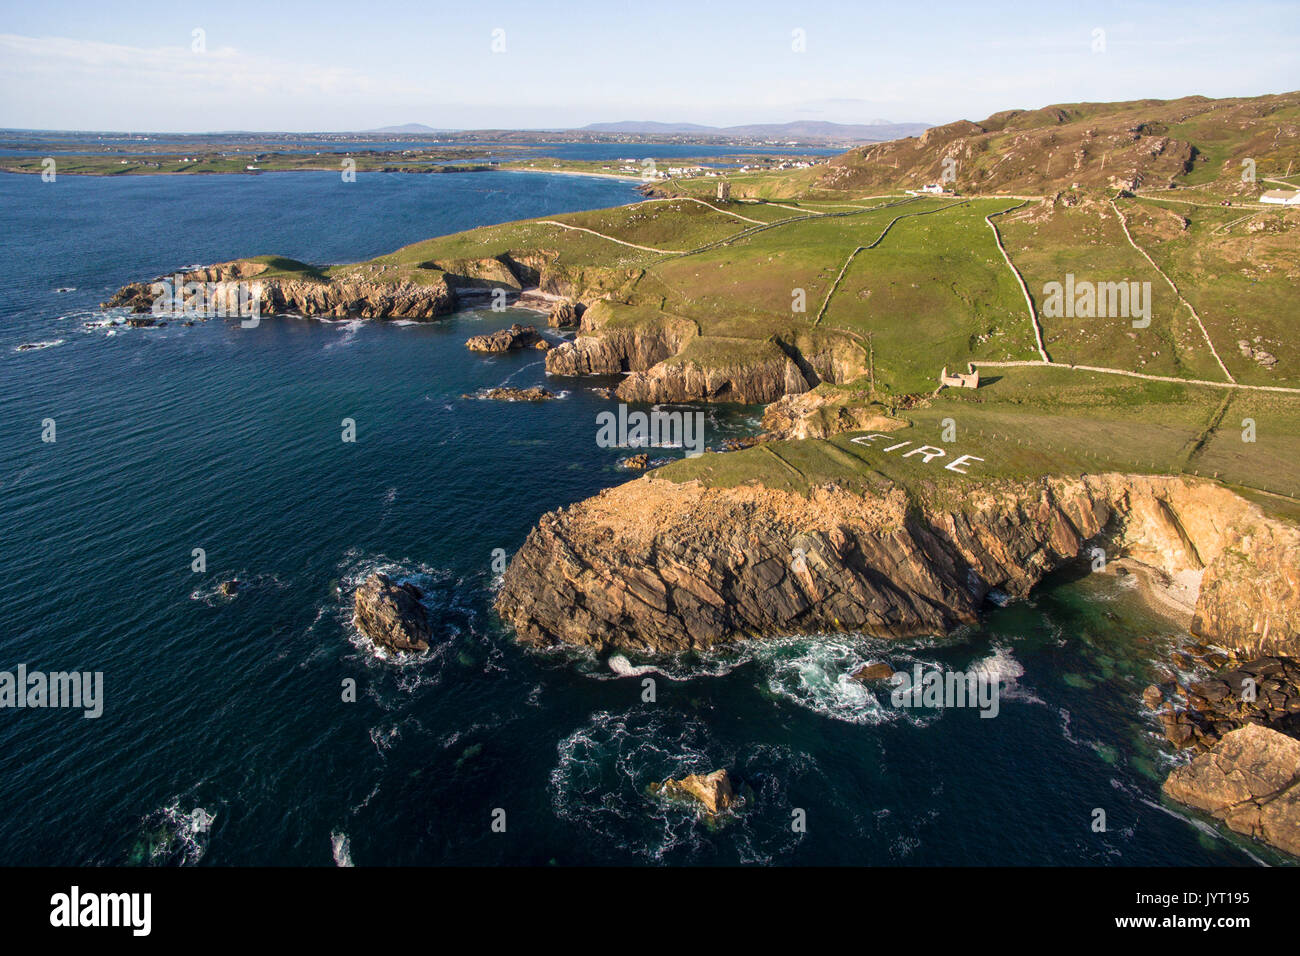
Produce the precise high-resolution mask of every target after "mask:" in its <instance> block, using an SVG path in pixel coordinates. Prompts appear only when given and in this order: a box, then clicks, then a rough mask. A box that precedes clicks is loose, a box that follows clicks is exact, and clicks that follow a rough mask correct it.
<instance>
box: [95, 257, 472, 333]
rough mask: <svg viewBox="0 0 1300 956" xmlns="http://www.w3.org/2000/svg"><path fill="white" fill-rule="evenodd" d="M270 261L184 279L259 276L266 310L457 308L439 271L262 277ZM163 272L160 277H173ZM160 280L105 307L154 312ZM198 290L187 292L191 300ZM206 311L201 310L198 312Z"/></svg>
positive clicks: (417, 313) (332, 312) (369, 315)
mask: <svg viewBox="0 0 1300 956" xmlns="http://www.w3.org/2000/svg"><path fill="white" fill-rule="evenodd" d="M266 271H267V265H266V263H262V262H249V261H236V262H224V263H219V264H217V265H213V266H206V267H204V268H202V269H196V270H193V271H191V272H186V273H183V279H184V281H185V283H191V282H199V283H205V284H206V283H217V282H234V281H247V280H254V281H255V282H256V283H257V284H259V285H260V286H261V289H262V291H261V296H260V298H259V303H258V307H259V310H260V312H261V314H262V315H285V314H295V315H305V316H321V317H327V318H349V319H398V318H402V319H432V318H436V317H438V316H440V315H446V314H448V313H450V312H453V311H455V308H456V302H457V300H456V293H455V291H454V290H453V289H452V288H451V286H450V285H449V284H448V283H447V281H446V279H445V278H444V277H442V276H441V275H439V274H432V275H431V278H430V280H429V281H428V282H427V283H415V282H409V281H400V282H382V281H366V280H362V279H359V278H345V279H337V280H333V281H325V280H317V279H308V278H302V279H298V278H270V279H266V278H260V277H261V276H262V274H263V273H265V272H266ZM171 278H172V277H170V276H163V277H161V278H160V279H159V280H157V281H163V280H167V281H170V280H171ZM155 284H156V283H155V282H135V283H131V284H130V285H126V286H123V287H122V288H121V289H119V290H118V291H117V292H116V293H115V294H114V295H113V297H112V298H111V299H109V300H108V301H107V302H104V303H102V305H103V307H104V308H106V309H108V308H119V307H126V308H129V309H131V311H133V312H136V313H146V312H151V311H152V309H153V303H154V300H155V299H156V298H157V296H156V295H155V292H154V288H153V287H154V285H155ZM193 298H194V297H193V295H192V294H191V295H186V296H185V299H186V301H187V302H189V301H192V300H193ZM199 317H202V316H199Z"/></svg>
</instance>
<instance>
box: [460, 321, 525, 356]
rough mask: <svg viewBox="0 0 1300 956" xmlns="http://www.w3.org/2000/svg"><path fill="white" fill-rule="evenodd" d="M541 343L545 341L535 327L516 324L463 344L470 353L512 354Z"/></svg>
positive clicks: (477, 336) (478, 336)
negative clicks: (517, 350) (516, 350)
mask: <svg viewBox="0 0 1300 956" xmlns="http://www.w3.org/2000/svg"><path fill="white" fill-rule="evenodd" d="M542 341H545V340H544V339H542V337H541V336H540V335H538V334H537V328H536V327H535V326H532V325H520V324H519V323H518V322H516V323H515V324H514V325H512V326H510V328H508V329H498V330H497V331H495V332H489V333H487V334H486V335H476V336H474V337H473V338H472V339H470V340H469V341H468V342H466V343H465V347H466V348H467V349H469V350H470V351H471V352H512V351H514V350H515V349H526V348H531V347H533V346H535V345H537V344H538V342H542Z"/></svg>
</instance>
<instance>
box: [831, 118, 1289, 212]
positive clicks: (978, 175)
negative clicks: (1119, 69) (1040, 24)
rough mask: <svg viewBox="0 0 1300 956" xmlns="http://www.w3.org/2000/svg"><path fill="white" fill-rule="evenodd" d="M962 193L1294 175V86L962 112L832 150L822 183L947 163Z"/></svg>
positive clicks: (924, 177)
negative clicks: (1251, 93)
mask: <svg viewBox="0 0 1300 956" xmlns="http://www.w3.org/2000/svg"><path fill="white" fill-rule="evenodd" d="M947 160H952V161H953V162H952V164H950V167H949V168H951V169H952V170H953V172H954V174H955V176H956V182H955V184H956V187H957V188H958V189H959V190H962V191H966V192H991V191H1000V192H1017V191H1023V192H1032V193H1035V194H1041V193H1046V192H1055V191H1060V190H1068V189H1071V188H1072V187H1074V186H1075V185H1076V184H1077V185H1078V186H1080V187H1102V188H1125V189H1136V188H1146V189H1151V188H1163V187H1167V186H1171V185H1179V186H1195V185H1200V184H1211V183H1218V184H1220V185H1222V186H1223V187H1225V188H1230V189H1231V190H1232V191H1234V192H1238V193H1246V192H1255V193H1258V191H1259V186H1257V185H1255V184H1253V183H1252V184H1249V186H1247V185H1245V184H1243V183H1242V182H1241V175H1242V170H1243V166H1242V162H1243V161H1244V160H1250V161H1253V164H1254V168H1255V170H1256V177H1257V178H1258V179H1259V180H1260V181H1261V182H1262V180H1263V179H1265V178H1268V177H1278V176H1284V175H1285V174H1286V173H1287V171H1288V170H1293V171H1294V172H1297V173H1300V93H1281V94H1277V95H1273V96H1256V97H1245V98H1237V99H1218V100H1215V99H1209V98H1208V97H1204V96H1189V97H1184V98H1183V99H1178V100H1133V101H1130V102H1125V103H1069V104H1064V105H1060V106H1047V107H1044V108H1042V109H1037V110H1006V111H1004V112H1001V113H994V114H993V115H992V116H990V117H989V118H988V119H985V120H982V121H980V122H978V123H972V122H969V121H967V120H959V121H958V122H955V123H948V124H946V125H944V126H935V127H932V128H931V129H928V130H926V131H925V132H924V133H922V134H921V135H920V136H919V137H917V138H915V139H899V140H895V141H894V142H888V143H876V144H873V145H870V146H862V147H858V148H856V149H852V150H850V151H849V152H847V153H845V154H844V155H842V156H837V157H836V158H835V159H833V160H831V162H830V163H829V164H828V165H827V167H826V168H825V171H824V172H823V173H822V174H821V177H820V181H819V183H818V184H819V185H820V186H822V187H824V188H828V189H836V190H858V189H874V188H899V187H915V186H921V185H924V184H926V183H932V182H941V181H942V180H943V172H944V167H945V161H947Z"/></svg>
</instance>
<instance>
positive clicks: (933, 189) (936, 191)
mask: <svg viewBox="0 0 1300 956" xmlns="http://www.w3.org/2000/svg"><path fill="white" fill-rule="evenodd" d="M944 192H945V190H944V188H943V186H942V185H940V184H939V183H929V184H927V185H925V186H922V187H921V188H920V189H909V190H907V194H908V195H909V196H924V195H930V196H942V195H943V194H944Z"/></svg>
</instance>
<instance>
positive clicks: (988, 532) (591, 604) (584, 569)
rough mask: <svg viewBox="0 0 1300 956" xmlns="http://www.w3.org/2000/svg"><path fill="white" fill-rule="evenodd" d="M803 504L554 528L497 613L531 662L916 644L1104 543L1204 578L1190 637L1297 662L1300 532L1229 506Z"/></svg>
mask: <svg viewBox="0 0 1300 956" xmlns="http://www.w3.org/2000/svg"><path fill="white" fill-rule="evenodd" d="M960 487H961V488H962V489H964V490H961V491H959V492H956V494H957V497H956V498H951V497H949V498H947V499H941V498H939V497H935V498H934V499H933V500H931V501H929V502H926V501H921V500H917V499H915V498H913V497H910V496H909V495H907V494H905V493H904V491H903V490H902V489H901V488H897V487H896V488H894V490H892V491H891V492H889V493H888V494H886V495H884V496H883V497H864V496H860V495H857V494H854V493H851V492H848V491H845V490H842V489H839V488H836V487H834V486H830V487H824V488H821V489H817V490H815V491H814V492H813V493H812V494H811V495H809V496H807V497H805V496H801V495H798V494H794V493H789V492H780V491H774V490H771V489H766V488H762V487H759V486H754V485H744V486H740V487H737V488H729V489H722V488H705V487H703V486H701V485H700V484H699V483H696V482H690V483H683V484H677V483H674V482H671V481H667V480H663V479H654V478H650V477H646V478H643V479H641V480H638V481H634V482H630V483H628V484H625V485H621V486H619V487H616V488H612V489H609V490H607V491H605V492H602V493H601V494H600V495H598V496H596V497H594V498H591V499H588V500H586V501H583V502H580V503H578V504H576V505H573V506H571V507H569V508H565V509H561V510H559V511H556V512H552V513H550V514H548V515H546V516H544V517H543V518H542V520H541V521H540V522H539V524H538V525H537V527H536V528H534V529H533V531H532V532H531V533H530V534H529V536H528V539H527V541H526V542H525V543H524V545H523V547H522V548H521V549H520V550H519V552H518V553H517V554H516V555H515V556H514V558H513V560H512V561H511V563H510V566H509V568H508V570H507V571H506V574H505V580H504V585H503V587H502V590H501V592H500V595H499V597H498V601H497V607H498V610H499V611H500V613H501V614H502V616H503V617H504V618H505V619H506V620H507V621H509V622H510V623H511V624H513V625H514V627H515V629H516V631H517V632H518V634H519V636H520V638H521V639H522V640H524V641H526V642H529V643H533V644H538V645H545V644H553V643H559V642H564V643H571V644H585V645H592V646H594V647H596V648H598V649H601V650H606V649H611V648H621V649H630V650H637V651H646V652H671V651H677V650H683V649H687V648H704V647H709V646H711V645H714V644H717V643H720V642H725V641H731V640H739V639H745V638H751V637H761V636H775V635H780V634H789V633H809V632H816V631H820V630H853V631H861V632H864V633H867V634H872V635H876V636H882V637H895V638H905V637H913V636H920V635H925V634H932V633H943V632H946V631H947V630H949V629H951V628H953V627H954V626H956V625H959V624H963V623H971V622H974V621H975V620H976V619H977V615H978V612H979V610H980V607H981V604H982V602H983V600H984V598H985V596H986V595H987V594H988V592H989V591H990V590H991V589H993V588H997V589H999V590H1001V591H1003V592H1005V593H1007V594H1010V595H1013V596H1024V595H1025V594H1027V593H1028V592H1029V590H1030V589H1031V588H1032V587H1034V585H1036V584H1037V583H1038V582H1039V581H1040V580H1041V579H1042V577H1043V576H1044V575H1045V574H1047V573H1048V572H1049V571H1052V570H1053V569H1055V568H1058V567H1060V566H1061V565H1062V564H1064V563H1065V562H1066V561H1069V560H1071V559H1073V558H1075V557H1077V556H1078V555H1079V554H1080V553H1081V551H1082V550H1083V549H1084V545H1085V542H1088V541H1090V540H1092V539H1094V538H1098V537H1099V536H1100V537H1101V538H1102V539H1103V540H1105V541H1106V542H1107V550H1108V552H1110V553H1112V555H1113V554H1115V553H1118V552H1119V551H1123V552H1124V553H1126V554H1128V555H1130V556H1132V557H1134V558H1136V559H1138V560H1140V561H1143V562H1145V563H1147V564H1150V565H1152V566H1154V567H1157V568H1160V569H1162V570H1164V571H1166V572H1168V573H1171V574H1173V573H1179V572H1185V571H1192V572H1196V573H1199V574H1200V575H1201V585H1200V594H1199V598H1198V600H1197V603H1196V609H1197V614H1196V621H1195V624H1194V627H1195V629H1196V630H1197V631H1198V632H1199V633H1201V634H1202V635H1204V636H1205V637H1206V638H1207V639H1211V640H1213V641H1214V642H1215V643H1218V644H1222V645H1225V646H1227V647H1231V648H1234V649H1237V650H1239V651H1240V652H1241V653H1245V654H1258V653H1284V654H1296V653H1300V638H1298V637H1297V635H1300V532H1298V531H1297V530H1296V529H1295V528H1294V527H1292V526H1290V525H1287V524H1283V523H1281V522H1278V521H1275V520H1272V519H1268V518H1266V517H1264V516H1263V515H1262V514H1261V513H1260V511H1259V510H1258V509H1257V508H1256V507H1255V506H1253V505H1251V504H1249V503H1247V502H1246V501H1245V500H1243V499H1241V498H1239V497H1237V496H1236V495H1234V494H1232V493H1231V492H1229V491H1227V490H1225V489H1223V488H1221V487H1219V486H1218V485H1215V484H1211V483H1208V482H1203V481H1197V480H1192V479H1186V478H1157V477H1134V476H1120V475H1105V476H1089V477H1085V478H1060V479H1043V480H1042V481H1041V482H1021V483H1015V482H999V483H995V484H989V485H987V486H983V487H979V486H977V487H973V488H972V487H971V486H969V485H967V486H960Z"/></svg>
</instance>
